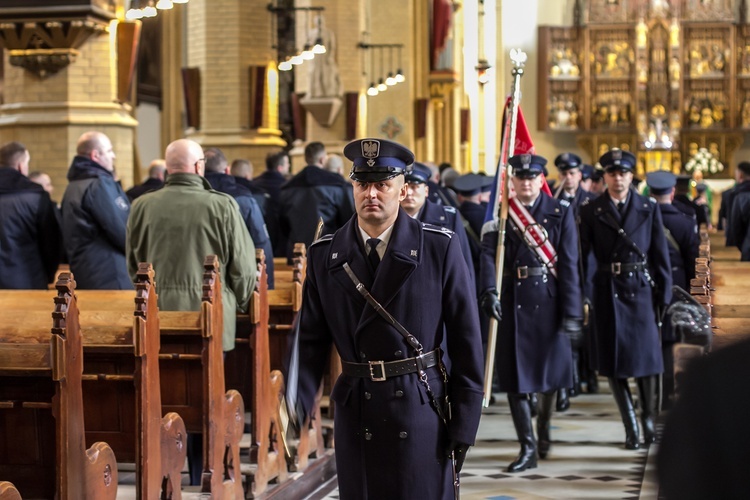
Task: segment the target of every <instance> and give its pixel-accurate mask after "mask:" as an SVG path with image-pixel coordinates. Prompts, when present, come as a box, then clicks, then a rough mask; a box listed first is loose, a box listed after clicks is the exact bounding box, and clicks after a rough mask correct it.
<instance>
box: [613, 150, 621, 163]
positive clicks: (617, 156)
mask: <svg viewBox="0 0 750 500" xmlns="http://www.w3.org/2000/svg"><path fill="white" fill-rule="evenodd" d="M612 159H613V160H622V150H620V149H614V150H612Z"/></svg>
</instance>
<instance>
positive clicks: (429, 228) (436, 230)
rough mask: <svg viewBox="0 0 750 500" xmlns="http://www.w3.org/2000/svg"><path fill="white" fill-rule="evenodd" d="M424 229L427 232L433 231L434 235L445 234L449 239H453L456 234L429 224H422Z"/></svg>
mask: <svg viewBox="0 0 750 500" xmlns="http://www.w3.org/2000/svg"><path fill="white" fill-rule="evenodd" d="M422 229H424V230H425V231H431V232H433V233H441V234H444V235H446V236H447V237H448V238H452V237H453V235H454V234H455V233H454V232H453V231H451V230H450V229H448V228H447V227H440V226H435V225H434V224H427V223H425V222H423V223H422Z"/></svg>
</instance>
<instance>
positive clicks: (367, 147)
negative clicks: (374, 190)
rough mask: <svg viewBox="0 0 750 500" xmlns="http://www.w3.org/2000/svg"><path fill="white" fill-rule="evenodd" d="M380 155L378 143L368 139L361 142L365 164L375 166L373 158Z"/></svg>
mask: <svg viewBox="0 0 750 500" xmlns="http://www.w3.org/2000/svg"><path fill="white" fill-rule="evenodd" d="M379 155H380V141H378V140H375V139H370V140H367V141H362V156H363V157H365V158H367V164H368V165H369V166H371V167H372V166H373V165H375V158H377V157H378V156H379Z"/></svg>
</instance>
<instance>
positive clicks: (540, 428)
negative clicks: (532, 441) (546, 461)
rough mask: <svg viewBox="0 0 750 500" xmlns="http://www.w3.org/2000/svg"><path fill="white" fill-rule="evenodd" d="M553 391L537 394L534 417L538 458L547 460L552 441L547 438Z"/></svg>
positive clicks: (553, 397)
mask: <svg viewBox="0 0 750 500" xmlns="http://www.w3.org/2000/svg"><path fill="white" fill-rule="evenodd" d="M554 405H555V391H550V392H542V393H539V414H538V415H537V417H536V435H537V439H538V443H539V458H547V455H548V454H549V449H550V447H551V446H552V440H551V439H550V437H549V428H550V420H551V419H552V408H553V406H554Z"/></svg>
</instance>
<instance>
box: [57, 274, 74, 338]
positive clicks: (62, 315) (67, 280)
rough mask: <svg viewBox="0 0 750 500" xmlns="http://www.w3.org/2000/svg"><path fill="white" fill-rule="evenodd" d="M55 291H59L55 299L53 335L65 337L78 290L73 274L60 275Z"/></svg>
mask: <svg viewBox="0 0 750 500" xmlns="http://www.w3.org/2000/svg"><path fill="white" fill-rule="evenodd" d="M55 289H56V290H57V297H55V310H54V311H53V312H52V333H55V334H58V335H62V336H65V332H66V328H67V319H68V310H69V309H70V301H71V300H72V299H73V294H75V290H76V282H75V279H74V278H73V273H71V272H62V273H60V276H58V278H57V282H56V283H55Z"/></svg>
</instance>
